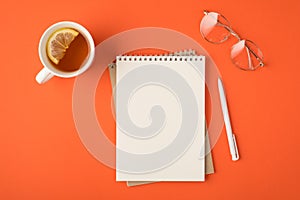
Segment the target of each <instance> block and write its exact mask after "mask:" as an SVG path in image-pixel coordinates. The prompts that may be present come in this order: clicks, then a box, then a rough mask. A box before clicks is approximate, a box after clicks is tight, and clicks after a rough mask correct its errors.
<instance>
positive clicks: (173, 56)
mask: <svg viewBox="0 0 300 200" xmlns="http://www.w3.org/2000/svg"><path fill="white" fill-rule="evenodd" d="M153 56H154V57H153ZM155 56H159V58H155ZM179 56H180V57H179ZM187 56H197V53H196V51H195V50H193V49H185V50H181V51H176V52H171V53H166V54H157V55H134V54H132V55H126V56H123V57H122V58H121V56H118V57H117V58H118V59H123V61H127V59H128V61H142V60H144V61H147V60H149V61H152V59H153V60H154V61H188V59H190V61H192V60H193V58H187ZM178 57H179V58H178ZM195 59H197V58H195ZM200 60H202V58H200ZM108 67H110V68H115V67H116V62H113V63H110V64H109V65H108Z"/></svg>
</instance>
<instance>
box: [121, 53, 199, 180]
mask: <svg viewBox="0 0 300 200" xmlns="http://www.w3.org/2000/svg"><path fill="white" fill-rule="evenodd" d="M204 62H205V61H204V57H203V56H121V57H118V58H117V73H116V83H117V84H118V86H117V90H116V118H117V121H118V123H120V124H118V126H117V128H116V135H117V148H118V149H121V151H117V155H116V159H117V160H116V165H117V169H119V170H117V172H116V177H117V181H204V174H205V171H204V170H205V167H204V164H205V159H204V156H201V155H200V149H201V146H202V147H203V146H204V141H205V139H204V138H205V124H204V121H205V119H204V95H205V93H204V87H205V80H204V78H205V76H204V74H205V73H204V72H205V63H204ZM126 80H127V81H129V82H128V83H126ZM149 83H151V84H149ZM134 84H137V85H134ZM147 84H148V85H147ZM168 84H170V85H168ZM172 84H173V85H172ZM133 86H134V87H133ZM168 87H169V88H168ZM170 88H171V89H170ZM131 89H136V94H135V95H134V96H132V97H131V96H130V95H131V94H130V93H129V92H128V91H130V90H131ZM168 89H169V90H170V91H171V92H170V91H169V92H167V91H168ZM172 92H173V93H172ZM174 93H175V98H174ZM176 95H178V96H179V97H178V98H176ZM129 97H130V98H131V99H129ZM193 99H194V100H193ZM181 100H182V102H180V104H179V105H180V106H181V107H180V106H178V102H179V101H181ZM126 102H129V103H128V105H126ZM124 103H125V104H124ZM156 105H160V106H162V107H165V109H166V110H165V111H166V113H163V112H162V110H160V108H159V107H156V108H155V109H153V110H151V109H152V108H153V106H154V107H155V106H156ZM176 106H177V108H176ZM125 108H126V109H128V110H129V111H128V113H127V111H126V109H125ZM124 109H125V111H124ZM195 110H196V111H197V112H196V111H195ZM151 112H153V113H151ZM145 113H150V115H148V116H147V115H145ZM151 114H152V115H151ZM162 114H165V115H166V116H162ZM127 115H128V116H127ZM129 115H130V117H129ZM180 116H181V117H182V118H180ZM151 117H152V118H151ZM162 117H166V118H165V119H166V121H164V124H159V123H160V119H163V118H162ZM127 118H128V119H129V118H130V119H131V120H132V121H135V122H136V123H137V124H138V125H139V127H138V126H136V125H134V124H130V121H128V119H127ZM152 122H153V124H155V123H156V125H157V123H158V127H160V125H164V126H162V127H163V129H162V130H159V134H157V135H156V134H154V135H151V133H152V131H150V132H149V131H146V130H151V129H153V128H154V129H153V130H155V127H153V126H152V127H151V123H152ZM122 123H123V124H122ZM153 124H152V125H153ZM195 124H196V125H195ZM141 127H143V128H141ZM128 128H129V129H131V131H129V132H126V129H128ZM147 128H148V129H147ZM156 128H157V127H156ZM177 129H178V130H179V131H178V130H177ZM177 132H178V134H177ZM134 134H136V135H134ZM147 134H148V135H147ZM149 134H150V135H149ZM176 145H177V146H176ZM177 151H178V152H177ZM157 152H159V154H158V153H157ZM173 154H174V155H173ZM177 154H178V155H177Z"/></svg>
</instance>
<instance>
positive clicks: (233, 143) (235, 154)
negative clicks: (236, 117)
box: [218, 78, 239, 161]
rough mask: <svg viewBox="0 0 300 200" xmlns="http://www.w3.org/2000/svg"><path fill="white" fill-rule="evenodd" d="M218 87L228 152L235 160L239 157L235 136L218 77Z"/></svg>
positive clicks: (221, 84)
mask: <svg viewBox="0 0 300 200" xmlns="http://www.w3.org/2000/svg"><path fill="white" fill-rule="evenodd" d="M218 88H219V94H220V100H221V107H222V111H223V117H224V123H225V128H226V133H227V139H228V144H229V148H230V154H231V157H232V160H234V161H236V160H238V159H239V152H238V149H237V145H236V140H235V136H234V134H233V133H232V129H231V124H230V118H229V113H228V107H227V101H226V96H225V91H224V87H223V83H222V81H221V79H220V78H218Z"/></svg>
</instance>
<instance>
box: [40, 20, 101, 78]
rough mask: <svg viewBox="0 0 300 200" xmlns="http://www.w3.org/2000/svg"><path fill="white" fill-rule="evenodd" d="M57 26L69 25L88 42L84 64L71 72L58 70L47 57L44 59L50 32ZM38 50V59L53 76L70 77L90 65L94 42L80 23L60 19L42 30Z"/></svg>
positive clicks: (93, 53)
mask: <svg viewBox="0 0 300 200" xmlns="http://www.w3.org/2000/svg"><path fill="white" fill-rule="evenodd" d="M59 27H69V28H74V29H76V30H77V31H79V32H80V33H81V34H82V35H83V37H84V38H85V39H86V42H87V43H88V46H89V54H88V58H87V59H86V61H85V64H84V65H83V66H81V67H80V68H79V69H78V70H76V71H72V72H64V71H60V70H58V69H56V68H54V67H53V66H52V65H51V63H50V61H49V60H48V59H47V60H46V59H45V56H44V54H46V44H47V40H48V38H49V36H50V34H52V33H53V31H55V30H56V29H57V28H59ZM38 51H39V59H40V61H41V63H42V64H43V66H44V68H46V69H47V70H49V71H50V72H51V73H52V74H54V75H55V76H59V77H62V78H71V77H75V76H78V75H80V74H82V73H83V72H85V71H86V70H87V69H88V68H89V67H90V66H91V64H92V62H93V60H94V57H95V43H94V40H93V38H92V36H91V34H90V32H89V31H88V30H87V29H86V28H85V27H84V26H82V25H81V24H79V23H77V22H74V21H60V22H57V23H54V24H52V25H51V26H49V27H48V28H47V29H46V30H45V31H44V33H43V35H42V36H41V38H40V41H39V48H38ZM46 56H47V55H46Z"/></svg>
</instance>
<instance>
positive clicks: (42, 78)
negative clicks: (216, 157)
mask: <svg viewBox="0 0 300 200" xmlns="http://www.w3.org/2000/svg"><path fill="white" fill-rule="evenodd" d="M53 76H54V75H53V74H52V73H51V72H50V71H49V70H48V69H47V68H45V67H44V68H43V69H42V70H41V71H40V72H39V73H38V74H37V75H36V77H35V80H36V81H37V82H38V83H39V84H43V83H46V82H47V81H49V80H50V79H51V78H52V77H53Z"/></svg>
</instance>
